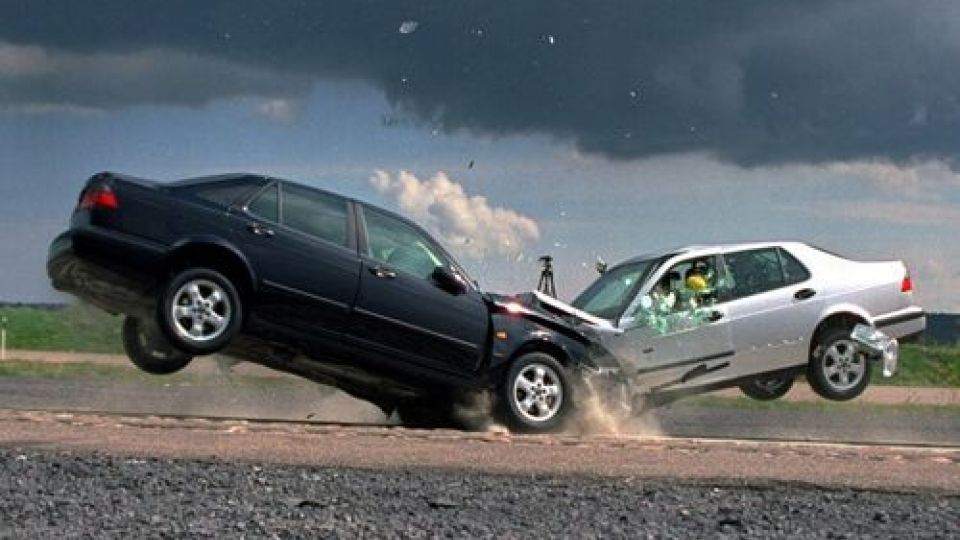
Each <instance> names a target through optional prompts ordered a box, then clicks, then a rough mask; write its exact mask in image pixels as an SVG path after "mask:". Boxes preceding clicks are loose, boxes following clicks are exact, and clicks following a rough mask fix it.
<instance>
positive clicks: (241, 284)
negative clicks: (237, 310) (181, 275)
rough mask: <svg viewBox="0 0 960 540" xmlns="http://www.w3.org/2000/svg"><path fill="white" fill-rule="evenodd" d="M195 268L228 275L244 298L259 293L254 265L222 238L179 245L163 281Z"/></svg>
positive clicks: (194, 239)
mask: <svg viewBox="0 0 960 540" xmlns="http://www.w3.org/2000/svg"><path fill="white" fill-rule="evenodd" d="M192 266H202V267H206V268H210V269H212V270H216V271H218V272H220V273H222V274H224V275H225V276H226V277H227V278H229V279H230V280H231V282H233V283H234V285H235V286H236V287H237V289H238V290H237V292H238V293H239V294H240V295H241V298H246V297H249V295H251V294H253V293H254V292H256V283H257V280H256V275H255V274H254V271H253V268H252V267H251V265H250V261H249V260H248V259H247V258H246V256H244V254H243V253H242V252H241V251H240V250H239V249H237V248H236V247H235V246H233V245H231V244H230V243H229V242H227V241H225V240H223V239H221V238H218V237H208V236H199V237H192V238H185V239H183V240H180V241H178V242H177V243H175V244H174V245H173V246H172V247H171V248H170V250H169V251H168V253H167V255H166V257H165V258H164V265H163V268H162V269H161V274H160V275H161V278H164V277H166V276H169V275H170V274H172V273H173V272H176V271H178V270H183V269H185V268H189V267H192Z"/></svg>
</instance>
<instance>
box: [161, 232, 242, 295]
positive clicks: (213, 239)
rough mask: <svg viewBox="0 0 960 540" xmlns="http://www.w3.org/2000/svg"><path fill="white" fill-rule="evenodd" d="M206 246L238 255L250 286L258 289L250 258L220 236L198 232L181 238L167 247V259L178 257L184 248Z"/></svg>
mask: <svg viewBox="0 0 960 540" xmlns="http://www.w3.org/2000/svg"><path fill="white" fill-rule="evenodd" d="M204 246H209V247H216V248H218V249H223V250H226V251H228V252H229V253H230V254H231V255H233V256H234V257H236V258H237V259H238V260H239V261H240V263H241V265H242V266H243V271H244V272H245V273H246V275H247V277H248V278H249V279H250V286H251V287H252V288H253V290H254V291H255V290H256V289H257V275H256V272H255V271H254V269H253V266H252V265H251V264H250V260H249V259H248V258H247V256H246V255H244V254H243V252H242V251H240V250H239V249H238V248H237V247H236V246H234V245H233V244H232V243H230V242H229V241H227V240H225V239H223V238H221V237H219V236H215V235H211V234H198V235H191V236H186V237H183V238H180V239H178V240H177V241H176V242H174V243H173V244H171V245H170V247H169V249H167V253H166V259H167V260H170V259H172V258H173V257H176V256H177V254H178V253H181V252H183V251H184V250H188V249H196V248H202V247H204Z"/></svg>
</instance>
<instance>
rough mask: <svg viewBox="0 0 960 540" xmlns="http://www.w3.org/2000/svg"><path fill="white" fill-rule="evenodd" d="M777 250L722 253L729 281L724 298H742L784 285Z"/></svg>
mask: <svg viewBox="0 0 960 540" xmlns="http://www.w3.org/2000/svg"><path fill="white" fill-rule="evenodd" d="M778 251H779V250H778V249H777V248H764V249H752V250H749V251H739V252H736V253H729V254H727V255H724V256H723V258H724V261H725V262H726V265H727V275H728V280H729V282H730V283H729V290H728V294H727V296H728V297H727V298H725V299H726V300H733V299H736V298H743V297H744V296H750V295H754V294H759V293H762V292H766V291H769V290H773V289H776V288H778V287H783V286H784V285H786V283H784V279H783V271H782V269H781V267H780V256H779V254H778Z"/></svg>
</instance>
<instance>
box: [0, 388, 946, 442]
mask: <svg viewBox="0 0 960 540" xmlns="http://www.w3.org/2000/svg"><path fill="white" fill-rule="evenodd" d="M824 403H825V402H824ZM821 405H822V406H821ZM0 408H5V409H38V410H58V411H102V412H117V413H141V414H158V415H184V416H194V415H196V416H220V417H235V418H251V419H280V420H307V419H309V420H312V421H331V422H361V423H375V424H382V423H384V422H386V421H387V419H386V418H385V417H384V416H383V415H382V413H381V412H380V411H379V409H377V408H376V407H374V406H373V405H370V404H369V403H366V402H362V401H358V400H354V399H351V398H349V397H348V396H346V395H344V394H341V393H339V392H334V391H331V390H330V389H327V388H325V387H321V386H317V385H314V384H312V383H309V382H306V381H303V382H300V381H291V382H285V383H283V384H261V385H252V384H247V383H242V384H241V383H235V382H231V380H230V379H228V378H223V379H222V380H220V382H218V383H216V384H207V383H204V384H194V383H190V384H187V383H181V384H170V385H165V384H162V383H152V382H151V383H140V382H136V381H130V380H122V379H121V380H117V381H111V380H106V379H45V378H37V379H33V378H24V377H16V378H0ZM580 428H581V429H583V430H586V431H591V432H601V433H602V432H609V431H610V430H611V427H610V425H609V424H608V423H607V422H605V421H604V419H603V418H600V419H599V421H596V422H588V423H587V424H586V425H584V424H583V423H581V424H580ZM615 429H616V430H617V431H619V432H622V433H627V434H631V433H633V434H655V435H669V436H682V437H724V438H738V439H739V438H742V439H788V440H800V441H837V442H860V443H897V444H932V445H942V446H960V414H957V408H955V407H952V408H936V407H886V406H879V405H871V406H863V405H861V404H858V403H856V402H854V403H849V404H834V403H831V404H823V403H822V404H802V405H796V404H794V405H790V406H788V407H779V408H770V409H755V408H749V407H744V406H739V407H735V406H717V404H716V403H710V404H697V403H696V402H692V403H684V402H678V403H675V404H673V405H670V406H667V407H663V408H660V409H658V410H656V411H654V412H653V413H651V414H650V415H648V416H646V417H644V418H641V419H638V420H637V421H634V422H630V423H627V424H625V425H620V426H617V427H616V428H615Z"/></svg>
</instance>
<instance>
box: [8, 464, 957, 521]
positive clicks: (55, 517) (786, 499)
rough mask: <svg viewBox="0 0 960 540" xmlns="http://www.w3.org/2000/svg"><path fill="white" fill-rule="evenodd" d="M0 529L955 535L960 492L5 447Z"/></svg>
mask: <svg viewBox="0 0 960 540" xmlns="http://www.w3.org/2000/svg"><path fill="white" fill-rule="evenodd" d="M0 469H2V472H0V538H89V537H96V538H101V537H105V538H134V537H135V538H142V537H148V538H171V537H176V538H180V537H217V538H219V537H233V538H240V537H250V538H261V537H266V538H271V537H273V538H294V537H323V538H327V537H346V538H356V537H361V536H364V537H378V538H379V537H409V538H435V537H439V538H446V537H455V538H463V537H506V538H514V537H515V538H519V537H529V536H531V535H533V536H535V537H601V536H602V537H629V538H645V537H653V538H696V537H707V536H709V537H723V536H728V537H741V538H769V537H798V538H811V537H820V538H857V537H873V538H877V537H884V538H913V537H927V538H934V537H936V538H949V537H960V498H957V497H947V496H943V495H936V494H932V493H926V494H925V493H914V494H909V493H881V492H870V491H860V490H824V489H816V488H810V487H804V486H798V485H789V484H771V485H769V486H766V487H744V486H736V485H731V484H716V485H710V484H699V485H698V484H683V483H678V482H675V481H651V480H637V479H633V478H629V477H628V478H615V479H595V478H585V477H576V476H500V475H490V474H477V473H472V474H456V473H452V472H424V471H422V470H420V471H416V472H384V471H369V470H357V469H343V468H318V467H306V466H281V465H270V464H252V463H233V462H219V461H197V460H170V459H158V458H148V459H133V458H124V457H115V456H110V455H104V454H71V453H63V452H50V451H36V450H30V451H18V450H13V449H3V450H0Z"/></svg>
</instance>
